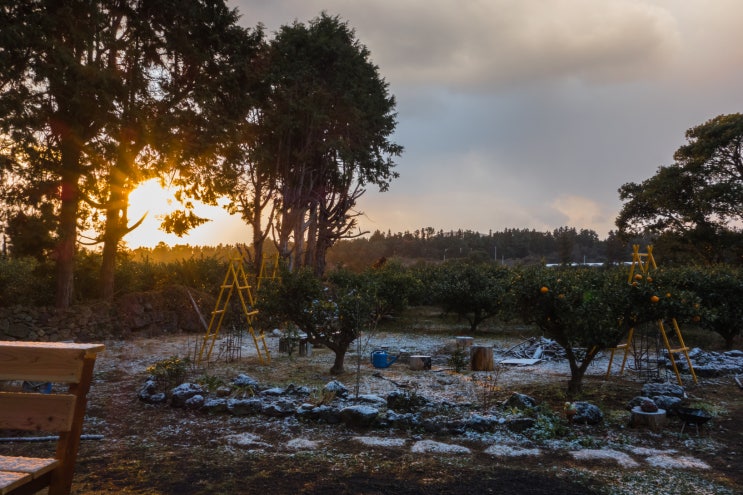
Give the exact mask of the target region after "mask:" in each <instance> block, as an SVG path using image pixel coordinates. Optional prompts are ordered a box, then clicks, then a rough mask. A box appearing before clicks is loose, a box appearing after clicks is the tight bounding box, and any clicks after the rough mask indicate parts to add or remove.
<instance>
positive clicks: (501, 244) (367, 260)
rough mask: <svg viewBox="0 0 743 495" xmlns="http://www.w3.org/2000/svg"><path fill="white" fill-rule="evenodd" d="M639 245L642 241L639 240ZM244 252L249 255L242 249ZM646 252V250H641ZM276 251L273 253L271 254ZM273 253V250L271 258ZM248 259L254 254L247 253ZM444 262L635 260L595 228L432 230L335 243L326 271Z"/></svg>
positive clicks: (178, 251) (156, 254) (210, 252)
mask: <svg viewBox="0 0 743 495" xmlns="http://www.w3.org/2000/svg"><path fill="white" fill-rule="evenodd" d="M633 242H635V243H638V242H639V243H641V244H643V248H644V244H645V243H643V242H642V240H639V241H638V240H635V241H633ZM241 250H242V251H243V252H248V253H249V252H250V250H249V249H247V247H245V246H241ZM236 251H237V248H236V246H233V245H222V244H220V245H218V246H190V245H188V244H185V245H176V246H172V247H171V246H168V245H166V244H164V243H162V244H160V245H158V246H156V247H154V248H137V249H134V250H132V251H131V254H132V255H133V257H134V259H135V260H149V261H152V262H164V263H168V262H173V261H178V260H182V259H189V258H192V257H202V256H203V257H212V256H216V257H218V258H225V259H227V258H228V257H230V256H233V255H235V252H236ZM643 251H644V249H643ZM273 253H275V250H274V251H273ZM273 253H272V252H271V251H270V250H269V253H268V257H270V256H272V255H273ZM248 256H250V255H249V254H248ZM393 258H396V259H403V260H408V261H443V260H447V259H465V258H466V259H472V260H476V261H482V260H488V259H489V260H493V261H498V262H500V263H503V264H509V265H514V264H531V263H558V264H570V263H621V262H624V261H631V259H632V242H628V241H621V240H620V239H618V238H617V237H616V236H615V235H614V234H613V233H610V234H609V236H608V237H607V238H606V239H604V240H601V239H599V236H598V234H597V233H596V232H595V231H593V230H588V229H580V230H578V229H575V228H573V227H560V228H558V229H555V230H553V231H552V232H541V231H537V230H533V229H532V230H529V229H505V230H503V231H499V232H493V231H490V232H488V233H487V234H483V233H480V232H475V231H472V230H461V229H460V230H449V231H444V230H436V229H434V228H433V227H425V228H421V229H416V230H415V231H412V232H410V231H405V232H398V233H392V232H391V231H387V233H384V232H381V231H379V230H377V231H375V232H374V233H372V234H371V235H369V236H364V237H359V238H356V239H345V240H341V241H339V242H337V243H336V244H335V245H334V246H333V247H332V248H331V249H330V251H329V252H328V258H327V259H328V267H329V268H334V267H341V266H342V267H346V268H349V269H353V270H363V269H364V268H366V267H369V266H371V265H373V264H374V263H376V262H378V261H379V260H383V259H393Z"/></svg>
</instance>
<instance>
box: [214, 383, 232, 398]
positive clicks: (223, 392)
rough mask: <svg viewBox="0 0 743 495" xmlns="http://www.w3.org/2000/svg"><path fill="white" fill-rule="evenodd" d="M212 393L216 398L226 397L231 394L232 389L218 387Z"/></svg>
mask: <svg viewBox="0 0 743 495" xmlns="http://www.w3.org/2000/svg"><path fill="white" fill-rule="evenodd" d="M214 393H215V394H217V397H228V396H229V395H230V394H231V393H232V389H231V388H230V387H228V386H226V385H220V386H219V387H217V390H215V391H214Z"/></svg>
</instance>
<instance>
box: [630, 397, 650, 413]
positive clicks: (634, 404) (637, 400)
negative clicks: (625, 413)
mask: <svg viewBox="0 0 743 495" xmlns="http://www.w3.org/2000/svg"><path fill="white" fill-rule="evenodd" d="M646 400H652V399H651V398H650V397H644V396H642V395H638V396H637V397H634V398H633V399H632V400H631V401H629V403H628V404H627V410H631V409H632V408H633V407H639V406H640V405H641V404H642V403H643V402H645V401H646Z"/></svg>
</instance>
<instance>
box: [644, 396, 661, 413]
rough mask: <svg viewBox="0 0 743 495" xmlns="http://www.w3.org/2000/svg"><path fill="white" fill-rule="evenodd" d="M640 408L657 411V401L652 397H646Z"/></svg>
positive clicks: (645, 410)
mask: <svg viewBox="0 0 743 495" xmlns="http://www.w3.org/2000/svg"><path fill="white" fill-rule="evenodd" d="M640 409H641V410H642V411H643V412H657V411H658V406H656V405H655V402H653V401H652V400H651V399H645V400H644V401H642V403H641V404H640Z"/></svg>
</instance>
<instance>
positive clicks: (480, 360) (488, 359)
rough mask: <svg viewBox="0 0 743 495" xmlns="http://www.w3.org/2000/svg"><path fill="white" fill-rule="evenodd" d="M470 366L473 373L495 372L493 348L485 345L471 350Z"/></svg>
mask: <svg viewBox="0 0 743 495" xmlns="http://www.w3.org/2000/svg"><path fill="white" fill-rule="evenodd" d="M470 366H471V368H472V371H493V370H494V369H495V364H494V362H493V348H492V347H490V346H484V345H473V346H472V347H471V348H470Z"/></svg>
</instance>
